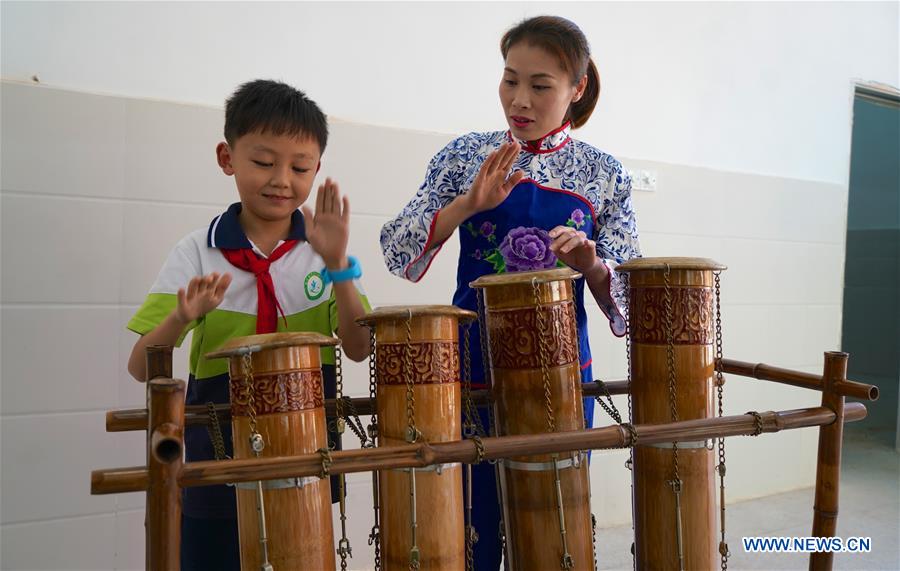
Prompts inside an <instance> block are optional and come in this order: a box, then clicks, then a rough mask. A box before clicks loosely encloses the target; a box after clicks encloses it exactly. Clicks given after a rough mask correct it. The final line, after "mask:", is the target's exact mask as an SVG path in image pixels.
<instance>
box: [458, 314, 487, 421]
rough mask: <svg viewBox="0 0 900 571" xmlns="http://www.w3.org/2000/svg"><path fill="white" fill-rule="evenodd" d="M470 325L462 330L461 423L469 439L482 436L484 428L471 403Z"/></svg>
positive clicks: (473, 404)
mask: <svg viewBox="0 0 900 571" xmlns="http://www.w3.org/2000/svg"><path fill="white" fill-rule="evenodd" d="M471 328H472V324H471V323H469V324H468V325H467V326H466V328H465V329H463V375H464V376H465V378H464V379H463V410H464V411H465V419H464V421H463V436H465V437H466V438H470V437H471V436H473V435H476V434H477V435H478V436H484V435H485V432H484V426H483V425H482V424H481V415H479V414H478V411H477V410H476V408H475V403H474V402H472V353H471V349H470V347H469V345H470V343H469V341H470V330H471Z"/></svg>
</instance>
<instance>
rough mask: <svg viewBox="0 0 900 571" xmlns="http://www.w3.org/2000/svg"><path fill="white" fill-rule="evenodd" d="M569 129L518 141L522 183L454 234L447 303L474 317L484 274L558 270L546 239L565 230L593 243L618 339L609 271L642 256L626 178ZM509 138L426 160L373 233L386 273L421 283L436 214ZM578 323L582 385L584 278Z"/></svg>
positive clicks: (467, 141)
mask: <svg viewBox="0 0 900 571" xmlns="http://www.w3.org/2000/svg"><path fill="white" fill-rule="evenodd" d="M569 130H570V126H569V124H568V123H566V124H565V125H563V126H562V127H561V128H559V129H557V130H555V131H553V132H551V133H548V134H547V135H546V136H545V137H543V138H542V139H540V140H538V141H532V142H524V141H520V143H521V144H522V152H521V153H520V155H519V157H518V159H517V160H516V163H515V165H514V167H513V169H514V170H521V171H523V172H524V173H525V177H524V178H523V179H522V180H521V182H519V184H517V185H516V187H515V188H514V189H513V190H512V192H511V193H510V195H509V197H508V198H507V199H506V200H505V201H504V202H503V203H502V204H501V205H500V206H498V207H497V208H494V209H493V210H488V211H486V212H481V213H479V214H476V215H475V216H472V217H471V218H469V219H468V220H466V221H465V222H464V223H463V224H462V225H461V226H460V228H459V240H460V256H459V265H458V269H457V285H456V293H455V294H454V295H453V304H454V305H456V306H458V307H462V308H464V309H470V310H473V311H474V310H476V308H477V298H476V293H475V291H474V290H472V289H471V288H470V287H469V282H471V281H474V280H475V279H477V278H479V277H481V276H483V275H485V274H491V273H501V272H515V271H526V270H540V269H547V268H553V267H556V266H557V265H562V262H560V261H559V260H557V258H556V256H555V255H554V254H553V252H551V251H550V247H549V246H550V242H551V240H550V236H549V234H548V232H549V231H550V230H551V229H553V228H554V227H556V226H559V225H566V226H571V227H573V228H576V229H578V230H581V231H583V232H584V233H585V234H587V235H588V236H589V237H590V238H591V239H593V240H595V241H596V243H597V256H598V257H600V258H601V259H602V260H603V262H604V263H605V264H606V266H607V267H608V268H609V269H610V275H611V279H610V294H611V298H612V299H613V300H614V302H615V303H614V304H611V305H607V306H606V307H603V306H601V307H600V309H601V310H602V311H603V313H604V314H605V315H606V317H607V319H608V320H609V324H610V329H611V330H612V332H613V334H615V335H617V336H619V337H621V336H622V335H624V334H625V320H624V318H623V304H624V303H625V302H626V299H625V291H624V287H623V282H622V280H621V279H620V277H619V276H618V274H617V273H616V271H615V266H616V265H618V264H620V263H622V262H624V261H626V260H628V259H631V258H634V257H639V256H640V246H639V244H638V233H637V227H636V225H635V220H634V211H633V209H632V205H631V178H630V177H629V176H628V174H627V173H626V172H625V170H624V169H623V168H622V164H621V163H619V161H617V160H616V159H615V158H613V157H612V156H611V155H609V154H607V153H604V152H603V151H600V150H598V149H596V148H594V147H592V146H591V145H588V144H587V143H583V142H581V141H577V140H575V139H572V138H571V137H570V136H569ZM510 140H512V139H511V135H510V133H509V131H497V132H493V133H469V134H467V135H463V136H462V137H459V138H457V139H454V140H453V141H451V142H450V144H448V145H447V146H446V147H444V149H443V150H441V151H440V152H439V153H438V154H437V155H435V156H434V158H433V159H432V160H431V163H430V164H429V165H428V171H427V173H426V175H425V182H423V183H422V186H421V187H419V191H418V192H417V193H416V196H415V197H414V198H413V199H412V200H411V201H410V202H409V203H408V204H407V205H406V206H405V207H404V208H403V210H402V211H401V212H400V214H399V215H398V216H397V217H396V218H394V219H393V220H391V221H390V222H388V223H387V224H385V225H384V227H383V228H382V230H381V248H382V251H383V252H384V257H385V262H386V263H387V267H388V269H389V270H390V271H391V272H392V273H394V274H396V275H398V276H400V277H403V278H406V279H408V280H411V281H414V282H415V281H419V280H420V279H421V278H422V276H424V275H425V272H426V271H427V270H428V266H429V265H430V264H431V262H432V261H433V260H434V257H435V256H436V255H437V253H438V252H439V251H440V249H441V248H440V245H438V246H437V247H435V244H434V240H433V231H434V226H435V223H436V221H437V219H438V216H439V214H440V211H441V209H442V208H444V207H446V206H447V205H448V204H450V202H451V201H452V200H453V199H454V198H456V197H457V196H459V195H460V194H465V193H466V192H467V191H468V190H469V188H471V186H472V184H473V183H474V181H475V177H476V176H477V175H478V171H479V169H480V168H481V165H482V163H483V162H484V160H485V159H486V158H487V156H488V155H489V154H490V153H491V152H492V151H494V150H496V149H498V148H499V147H501V146H502V145H503V144H505V143H507V142H509V141H510ZM576 316H577V327H578V340H579V350H580V356H581V367H582V373H583V380H585V381H590V380H592V378H591V375H590V364H591V349H590V345H589V344H588V334H587V314H586V312H585V308H584V280H583V279H580V280H578V282H577V283H576ZM472 336H473V337H472V340H471V350H472V366H473V371H472V377H473V381H475V382H476V385H477V384H478V382H483V381H482V379H483V378H484V376H483V374H482V371H481V362H482V361H481V354H480V343H479V339H478V331H477V328H473V329H472ZM586 412H587V411H586ZM588 418H590V417H588Z"/></svg>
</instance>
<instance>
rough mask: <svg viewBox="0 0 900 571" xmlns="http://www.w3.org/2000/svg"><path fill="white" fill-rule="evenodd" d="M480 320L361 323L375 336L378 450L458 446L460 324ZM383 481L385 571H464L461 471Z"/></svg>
mask: <svg viewBox="0 0 900 571" xmlns="http://www.w3.org/2000/svg"><path fill="white" fill-rule="evenodd" d="M475 317H476V315H475V313H473V312H471V311H465V310H462V309H459V308H457V307H454V306H441V305H429V306H409V307H383V308H378V309H376V310H375V311H373V312H371V313H369V314H367V315H366V316H365V317H363V318H361V319H359V320H357V322H358V323H360V324H362V325H367V326H369V327H373V328H374V330H375V348H376V350H375V369H376V373H375V376H376V384H377V389H376V399H375V401H376V410H377V413H378V419H379V427H378V433H379V434H378V446H379V448H383V447H391V446H398V445H403V444H407V443H409V442H413V441H415V442H431V443H433V442H448V441H456V440H460V438H461V414H462V408H461V402H460V383H459V377H460V374H459V370H460V365H459V344H458V342H459V325H460V324H461V323H465V322H469V321H472V320H473V319H474V318H475ZM379 482H380V484H379V486H380V492H379V501H380V505H381V506H382V507H383V511H382V521H381V542H382V551H383V554H384V560H383V563H384V569H386V570H394V569H403V570H406V569H409V568H410V562H411V560H413V559H417V560H418V562H419V568H420V569H422V570H426V569H428V570H441V571H443V570H448V571H449V570H456V571H462V570H463V569H464V568H465V557H464V554H465V551H464V546H465V542H464V536H463V523H464V522H463V498H462V467H461V465H460V464H459V463H455V462H454V463H452V464H445V465H439V466H436V467H430V468H427V469H417V470H415V472H410V469H408V468H405V469H396V470H383V471H381V472H380V473H379ZM413 514H415V518H413V517H412V515H413ZM413 552H414V553H413Z"/></svg>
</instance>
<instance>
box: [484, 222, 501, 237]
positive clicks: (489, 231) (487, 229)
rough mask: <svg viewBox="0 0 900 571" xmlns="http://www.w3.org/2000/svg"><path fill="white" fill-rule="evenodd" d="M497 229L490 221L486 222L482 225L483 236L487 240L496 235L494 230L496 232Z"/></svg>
mask: <svg viewBox="0 0 900 571" xmlns="http://www.w3.org/2000/svg"><path fill="white" fill-rule="evenodd" d="M496 229H497V227H496V226H494V225H493V224H491V222H490V221H487V222H484V223H483V224H482V225H481V235H482V236H484V237H485V238H490V237H491V236H493V235H494V230H496Z"/></svg>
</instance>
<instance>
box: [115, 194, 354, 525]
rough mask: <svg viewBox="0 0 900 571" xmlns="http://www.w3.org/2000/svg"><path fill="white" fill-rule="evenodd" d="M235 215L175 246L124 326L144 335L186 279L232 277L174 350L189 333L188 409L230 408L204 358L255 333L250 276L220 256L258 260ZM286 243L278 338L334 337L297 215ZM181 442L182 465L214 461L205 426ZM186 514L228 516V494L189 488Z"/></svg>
mask: <svg viewBox="0 0 900 571" xmlns="http://www.w3.org/2000/svg"><path fill="white" fill-rule="evenodd" d="M240 212H241V203H239V202H238V203H235V204H232V205H231V206H230V207H229V208H228V210H227V211H225V212H224V213H222V214H220V215H219V216H216V217H215V218H214V219H213V220H212V222H211V223H210V224H209V227H207V228H203V229H199V230H196V231H194V232H192V233H190V234H188V235H187V236H185V237H184V238H183V239H182V240H181V241H180V242H178V244H177V245H176V246H175V248H174V249H173V250H172V252H171V253H170V254H169V257H168V259H167V260H166V262H165V264H164V265H163V267H162V270H160V272H159V276H158V277H157V278H156V282H155V283H154V284H153V287H152V288H151V289H150V293H149V294H148V295H147V298H146V300H145V301H144V303H143V305H142V306H141V307H140V309H138V310H137V313H135V314H134V316H133V317H132V318H131V320H130V321H129V322H128V326H127V327H128V329H130V330H132V331H134V332H135V333H139V334H141V335H144V334H146V333H148V332H150V331H151V330H153V329H154V328H155V327H156V326H157V325H159V324H160V323H161V322H162V321H163V320H164V319H165V318H166V317H167V316H168V315H169V314H170V313H172V311H174V309H175V307H176V305H177V301H178V297H177V296H178V290H179V289H180V288H186V287H187V285H188V283H189V282H190V280H191V278H194V277H196V276H203V275H207V274H210V273H212V272H218V273H220V274H222V273H225V272H228V273H230V274H231V275H232V282H231V285H230V286H229V287H228V290H227V291H226V292H225V296H224V299H223V300H222V303H221V304H220V305H219V307H217V308H216V309H214V310H213V311H211V312H209V313H208V314H206V315H205V316H203V317H201V318H200V319H198V320H196V321H194V322H192V323H190V324H189V325H188V327H186V328H185V331H184V333H183V334H182V335H181V337H180V338H179V339H178V343H177V345H178V346H179V347H180V346H181V343H182V341H183V340H184V337H185V336H186V335H187V333H188V331H190V330H193V331H194V334H193V337H192V340H191V353H190V375H189V379H188V388H187V397H186V404H188V405H192V404H201V405H202V404H206V403H207V402H213V403H217V404H218V403H227V402H229V384H228V383H229V379H228V360H227V359H212V360H208V359H205V358H204V357H203V355H205V354H207V353H209V352H211V351H215V350H216V349H218V348H219V347H220V346H221V345H222V344H223V343H224V342H225V341H227V340H228V339H232V338H234V337H243V336H247V335H255V334H256V314H257V287H256V276H254V275H253V274H252V273H251V272H247V271H244V270H241V269H240V268H237V267H236V266H233V265H232V264H231V263H230V262H229V261H228V260H226V259H225V256H224V255H223V254H222V252H221V251H220V250H219V249H220V248H225V249H238V248H252V249H253V250H254V251H255V252H256V253H257V254H259V255H260V256H263V254H262V252H260V251H259V249H258V248H257V247H256V246H255V245H254V244H253V243H252V242H251V241H250V240H249V239H248V238H247V236H246V234H244V231H243V229H242V228H241V226H240V224H239V222H238V215H239V214H240ZM288 238H289V239H294V240H299V242H298V243H297V245H296V246H294V248H292V249H291V250H290V251H289V252H287V253H286V254H285V255H283V256H282V257H281V258H279V259H277V260H276V261H275V262H273V263H272V265H271V267H270V268H269V273H270V275H271V276H272V281H273V282H274V285H275V297H276V298H277V299H278V303H279V304H280V305H281V310H282V311H283V312H284V315H283V316H282V314H281V312H279V313H278V331H314V332H317V333H321V334H323V335H332V333H333V332H335V331H336V330H337V325H338V320H337V304H336V301H335V297H334V291H333V289H332V285H331V284H328V285H324V283H323V280H322V275H321V271H322V268H324V267H325V262H324V261H323V260H322V258H321V257H320V256H319V255H318V254H316V253H315V251H313V249H312V246H310V244H309V242H307V241H306V233H305V231H304V225H303V216H302V215H301V214H300V212H299V211H295V212H294V214H293V215H292V216H291V230H290V234H289V236H288ZM354 283H355V285H356V287H357V290H358V292H359V295H360V298H361V300H362V302H363V306H364V307H365V308H366V310H367V311H368V310H369V304H368V301H367V299H366V297H365V294H364V292H363V291H362V288H361V286H360V284H359V282H354ZM322 362H323V378H324V385H325V396H326V398H333V397H334V392H335V375H334V350H333V349H332V348H330V347H328V348H323V350H322ZM222 433H223V436H224V438H225V444H226V453H227V454H228V455H231V454H232V447H231V423H229V422H223V423H222ZM184 438H185V448H186V460H187V461H188V462H196V461H199V460H210V459H213V458H214V452H213V446H212V442H211V441H210V438H209V434H208V431H207V428H206V427H205V426H203V425H193V426H186V427H185V434H184ZM184 513H185V514H186V515H188V516H190V517H217V518H220V517H234V514H235V501H234V493H233V490H232V489H231V488H228V487H226V486H203V487H196V488H187V489H185V496H184Z"/></svg>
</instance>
